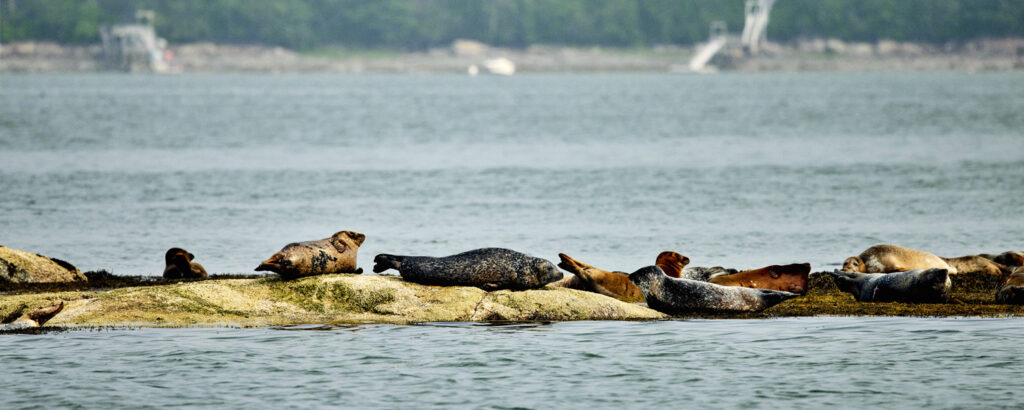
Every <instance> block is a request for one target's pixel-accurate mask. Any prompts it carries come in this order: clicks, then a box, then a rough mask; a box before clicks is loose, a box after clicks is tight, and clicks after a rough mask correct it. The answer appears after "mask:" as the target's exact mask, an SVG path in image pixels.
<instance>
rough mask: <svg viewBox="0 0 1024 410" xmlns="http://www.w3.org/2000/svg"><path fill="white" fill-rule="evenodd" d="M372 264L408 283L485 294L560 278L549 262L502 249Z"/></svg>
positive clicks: (389, 258)
mask: <svg viewBox="0 0 1024 410" xmlns="http://www.w3.org/2000/svg"><path fill="white" fill-rule="evenodd" d="M373 262H374V265H373V271H374V272H376V273H381V272H384V271H386V270H388V269H394V270H396V271H398V273H399V274H400V275H402V279H405V280H407V281H410V282H415V283H419V284H423V285H441V286H476V287H478V288H480V289H483V290H486V291H492V290H498V289H511V290H526V289H537V288H542V287H544V285H547V284H548V283H551V282H554V281H557V280H559V279H561V278H562V272H561V271H559V270H558V268H557V267H555V264H553V263H551V262H550V261H547V260H544V259H541V258H535V257H532V256H529V255H526V254H522V253H519V252H516V251H513V250H511V249H504V248H482V249H474V250H471V251H468V252H463V253H460V254H457V255H451V256H444V257H440V258H435V257H430V256H402V255H389V254H385V253H382V254H380V255H377V256H376V257H374V258H373Z"/></svg>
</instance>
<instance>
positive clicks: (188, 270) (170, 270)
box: [164, 248, 207, 279]
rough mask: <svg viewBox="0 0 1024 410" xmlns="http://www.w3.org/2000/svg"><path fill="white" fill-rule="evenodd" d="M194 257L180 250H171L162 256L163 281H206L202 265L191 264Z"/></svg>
mask: <svg viewBox="0 0 1024 410" xmlns="http://www.w3.org/2000/svg"><path fill="white" fill-rule="evenodd" d="M195 257H196V256H195V255H193V254H192V253H190V252H189V251H186V250H184V249H181V248H171V249H168V250H167V253H165V254H164V263H165V266H164V279H206V276H207V275H206V269H204V268H203V265H200V264H198V263H196V262H192V260H193V259H195Z"/></svg>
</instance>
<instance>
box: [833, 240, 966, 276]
mask: <svg viewBox="0 0 1024 410" xmlns="http://www.w3.org/2000/svg"><path fill="white" fill-rule="evenodd" d="M932 268H937V269H945V270H946V271H948V272H949V273H950V274H954V273H957V270H956V269H955V268H953V267H952V266H949V264H948V263H946V261H944V260H942V258H940V257H938V256H935V255H932V254H930V253H928V252H925V251H919V250H917V249H910V248H904V247H902V246H895V245H875V246H872V247H870V248H868V249H867V250H865V251H864V252H861V254H860V256H851V257H849V258H846V260H845V261H843V269H842V271H843V272H851V273H853V272H859V273H888V272H903V271H908V270H916V269H932Z"/></svg>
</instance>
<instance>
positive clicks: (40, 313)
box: [0, 301, 64, 331]
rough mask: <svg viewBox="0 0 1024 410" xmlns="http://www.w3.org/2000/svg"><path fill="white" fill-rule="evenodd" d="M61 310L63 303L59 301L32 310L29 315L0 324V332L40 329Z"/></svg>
mask: <svg viewBox="0 0 1024 410" xmlns="http://www.w3.org/2000/svg"><path fill="white" fill-rule="evenodd" d="M22 309H24V308H22ZM63 309H64V301H61V302H60V303H59V304H56V305H52V306H47V307H44V308H39V309H36V310H33V311H31V312H29V313H26V314H24V315H21V316H20V317H18V318H16V319H14V320H13V321H10V322H9V323H3V324H0V331H2V330H19V329H27V328H32V327H40V326H42V325H43V324H45V323H46V322H47V321H49V320H50V319H53V317H54V316H57V314H58V313H60V311H61V310H63ZM15 314H17V313H15Z"/></svg>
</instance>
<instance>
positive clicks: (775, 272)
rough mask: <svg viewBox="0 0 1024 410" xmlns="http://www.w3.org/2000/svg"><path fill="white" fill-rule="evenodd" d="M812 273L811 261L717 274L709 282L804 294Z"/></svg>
mask: <svg viewBox="0 0 1024 410" xmlns="http://www.w3.org/2000/svg"><path fill="white" fill-rule="evenodd" d="M810 273H811V264H809V263H793V264H789V265H770V266H765V267H763V268H760V269H753V270H747V271H743V272H739V273H734V274H731V275H720V276H715V277H713V278H711V279H709V280H708V282H710V283H714V284H716V285H722V286H742V287H745V288H755V289H772V290H784V291H786V292H792V293H797V294H801V295H803V294H805V293H807V277H808V275H810Z"/></svg>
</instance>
